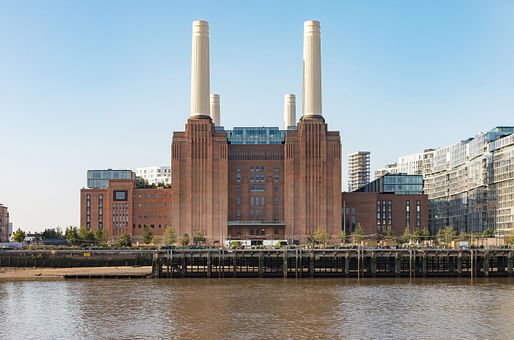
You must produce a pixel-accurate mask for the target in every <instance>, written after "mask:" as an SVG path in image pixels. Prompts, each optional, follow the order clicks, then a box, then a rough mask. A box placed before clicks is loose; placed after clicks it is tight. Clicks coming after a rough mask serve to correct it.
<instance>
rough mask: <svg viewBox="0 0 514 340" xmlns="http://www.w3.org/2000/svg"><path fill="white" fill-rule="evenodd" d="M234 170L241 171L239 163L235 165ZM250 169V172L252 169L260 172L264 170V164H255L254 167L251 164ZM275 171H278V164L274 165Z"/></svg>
mask: <svg viewBox="0 0 514 340" xmlns="http://www.w3.org/2000/svg"><path fill="white" fill-rule="evenodd" d="M236 171H237V172H240V171H241V166H240V165H238V166H237V167H236ZM250 171H251V172H253V171H256V172H259V171H260V172H264V165H261V166H259V165H256V166H255V167H254V166H253V165H251V166H250ZM275 171H278V166H275Z"/></svg>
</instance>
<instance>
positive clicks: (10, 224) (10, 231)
mask: <svg viewBox="0 0 514 340" xmlns="http://www.w3.org/2000/svg"><path fill="white" fill-rule="evenodd" d="M12 233H13V225H12V222H9V235H12Z"/></svg>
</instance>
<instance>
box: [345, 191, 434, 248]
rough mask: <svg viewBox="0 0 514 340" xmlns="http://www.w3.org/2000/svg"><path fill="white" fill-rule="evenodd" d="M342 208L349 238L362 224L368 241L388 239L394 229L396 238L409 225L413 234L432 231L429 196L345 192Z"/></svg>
mask: <svg viewBox="0 0 514 340" xmlns="http://www.w3.org/2000/svg"><path fill="white" fill-rule="evenodd" d="M342 204H343V205H342V207H343V211H344V213H343V219H342V221H343V223H342V224H343V227H344V228H345V231H346V233H347V235H348V234H350V233H351V232H352V231H353V230H355V227H356V225H357V224H359V223H360V225H361V227H362V228H363V229H364V233H365V234H366V235H367V236H368V237H370V238H378V239H380V238H382V236H384V235H385V233H386V231H387V228H388V227H391V229H392V231H393V233H394V234H395V235H396V236H401V235H402V234H403V231H404V230H405V227H406V226H407V224H408V225H409V227H410V230H411V232H414V231H415V230H416V229H428V196H427V195H398V194H396V195H395V194H380V193H375V192H343V194H342ZM379 204H380V211H379V210H378V209H379V208H378V205H379ZM389 206H391V208H390V209H389ZM418 207H419V211H418ZM418 212H419V215H418ZM378 214H380V216H378ZM407 216H408V217H407Z"/></svg>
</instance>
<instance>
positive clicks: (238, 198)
mask: <svg viewBox="0 0 514 340" xmlns="http://www.w3.org/2000/svg"><path fill="white" fill-rule="evenodd" d="M236 205H241V197H239V196H237V198H236Z"/></svg>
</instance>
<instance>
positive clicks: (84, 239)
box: [79, 227, 96, 246]
mask: <svg viewBox="0 0 514 340" xmlns="http://www.w3.org/2000/svg"><path fill="white" fill-rule="evenodd" d="M79 239H80V243H81V244H82V245H89V246H92V245H94V244H96V237H95V232H94V231H92V230H87V229H86V228H84V227H82V228H80V231H79Z"/></svg>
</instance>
